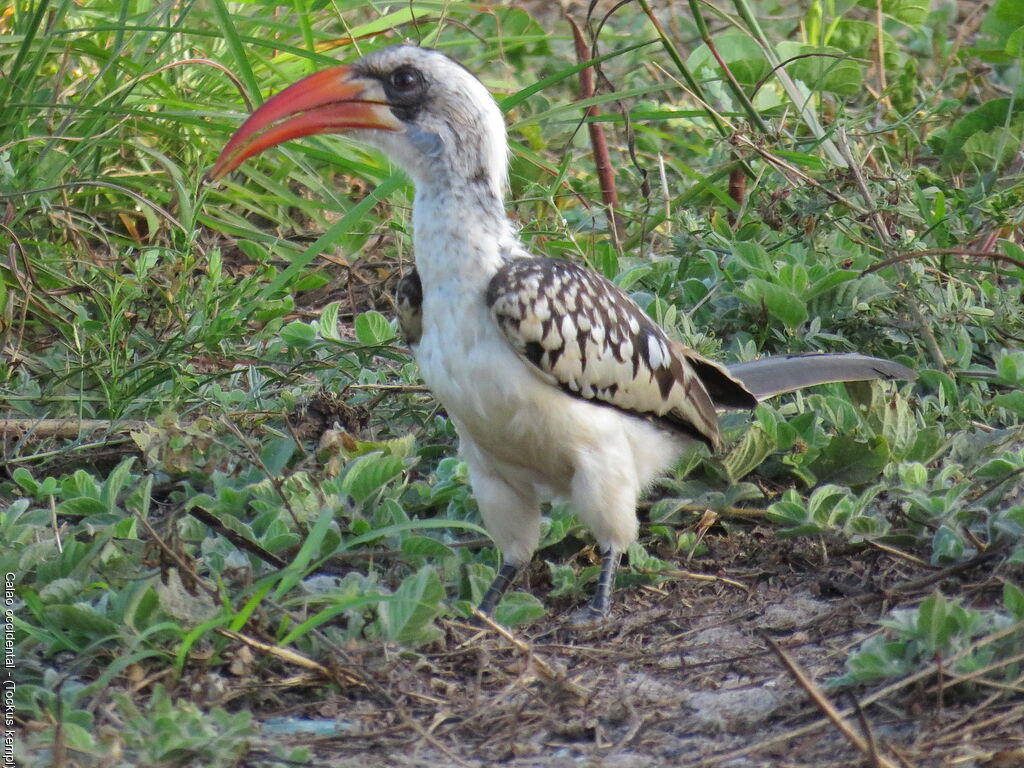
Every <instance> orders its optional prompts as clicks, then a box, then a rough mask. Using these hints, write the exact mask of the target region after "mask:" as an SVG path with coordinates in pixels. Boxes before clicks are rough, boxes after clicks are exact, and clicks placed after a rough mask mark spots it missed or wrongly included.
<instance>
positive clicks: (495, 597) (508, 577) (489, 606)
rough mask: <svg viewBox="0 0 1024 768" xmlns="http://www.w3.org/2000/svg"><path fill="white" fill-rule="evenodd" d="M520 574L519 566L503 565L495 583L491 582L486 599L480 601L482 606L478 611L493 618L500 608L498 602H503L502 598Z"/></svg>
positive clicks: (495, 578)
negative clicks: (496, 609)
mask: <svg viewBox="0 0 1024 768" xmlns="http://www.w3.org/2000/svg"><path fill="white" fill-rule="evenodd" d="M518 572H519V566H518V565H510V564H509V563H504V562H503V563H502V564H501V568H499V569H498V575H497V576H495V577H494V581H492V582H491V586H489V587H488V588H487V592H485V593H484V599H483V600H481V601H480V605H479V606H478V607H477V610H479V611H480V613H482V614H484V615H485V616H493V615H494V609H495V608H497V607H498V602H499V601H500V600H501V596H502V595H504V594H505V592H506V590H508V587H509V585H510V584H511V583H512V580H513V579H514V578H515V577H516V574H517V573H518Z"/></svg>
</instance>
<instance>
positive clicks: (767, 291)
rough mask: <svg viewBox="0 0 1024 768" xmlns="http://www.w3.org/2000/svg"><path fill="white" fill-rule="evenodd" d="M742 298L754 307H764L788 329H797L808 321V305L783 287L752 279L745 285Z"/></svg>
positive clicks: (756, 278)
mask: <svg viewBox="0 0 1024 768" xmlns="http://www.w3.org/2000/svg"><path fill="white" fill-rule="evenodd" d="M741 296H743V297H745V298H746V299H747V301H748V303H750V304H753V305H754V306H760V307H764V308H765V309H766V310H768V312H769V314H771V315H773V316H775V317H776V318H778V319H779V320H781V321H782V322H783V323H784V324H785V325H786V326H787V327H788V328H796V327H797V326H799V325H801V324H803V323H804V321H806V320H807V305H806V304H805V303H804V302H803V301H802V300H801V299H800V297H798V296H797V295H796V294H795V293H793V292H792V291H791V290H789V289H788V288H784V287H783V286H781V285H776V284H775V283H769V282H768V281H767V280H762V279H761V278H758V277H752V278H751V279H749V280H747V282H746V283H745V284H744V286H743V289H742V293H741Z"/></svg>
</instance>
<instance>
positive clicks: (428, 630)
mask: <svg viewBox="0 0 1024 768" xmlns="http://www.w3.org/2000/svg"><path fill="white" fill-rule="evenodd" d="M443 598H444V588H443V587H442V586H441V580H440V579H439V578H438V576H437V573H435V572H434V569H433V568H429V567H427V568H421V569H420V570H419V571H417V572H416V573H414V574H412V575H411V576H408V577H406V578H405V579H404V580H403V581H402V583H401V585H400V586H399V587H398V589H397V590H395V593H394V594H393V595H392V596H391V598H390V599H389V600H388V601H387V602H385V603H382V604H381V624H382V626H383V630H384V637H385V638H386V639H388V640H391V641H393V642H398V643H401V644H402V645H407V646H410V647H417V646H420V645H425V644H426V643H430V642H433V641H434V640H437V639H438V638H439V637H440V636H441V630H440V629H438V628H437V627H436V626H434V624H433V621H434V619H435V618H436V617H437V616H438V615H440V613H441V600H442V599H443Z"/></svg>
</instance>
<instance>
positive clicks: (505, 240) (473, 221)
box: [412, 180, 524, 296]
mask: <svg viewBox="0 0 1024 768" xmlns="http://www.w3.org/2000/svg"><path fill="white" fill-rule="evenodd" d="M412 218H413V230H414V250H415V256H416V268H417V270H418V271H419V274H420V279H421V280H422V282H423V291H424V295H425V296H426V295H427V294H429V293H431V292H432V291H433V290H434V289H435V288H438V287H440V286H442V285H444V286H449V287H451V286H453V285H454V284H456V283H457V284H458V285H459V286H460V288H461V290H465V291H473V290H477V289H479V290H483V287H485V286H486V285H487V283H488V281H490V279H491V277H493V276H494V274H495V273H496V272H497V271H498V270H499V269H501V267H502V265H503V264H504V263H505V262H506V261H507V260H508V259H509V258H512V257H513V256H522V255H524V252H523V250H522V246H521V244H520V241H519V238H518V236H517V235H516V232H515V228H514V227H513V225H512V223H511V222H510V221H509V219H508V216H507V215H506V213H505V204H504V201H503V200H502V198H501V196H500V194H499V193H498V192H497V190H495V189H494V187H493V186H492V185H491V184H489V183H486V182H484V181H483V180H476V181H469V182H467V183H455V184H443V183H442V184H418V185H417V187H416V196H415V200H414V203H413V217H412Z"/></svg>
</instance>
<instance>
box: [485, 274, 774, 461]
mask: <svg viewBox="0 0 1024 768" xmlns="http://www.w3.org/2000/svg"><path fill="white" fill-rule="evenodd" d="M487 303H488V305H489V307H490V309H491V314H492V316H493V317H494V320H495V322H496V323H497V324H498V326H499V327H500V328H501V330H502V332H503V333H504V335H505V338H506V339H507V340H508V342H509V344H511V345H512V348H513V349H515V351H516V352H517V353H518V354H519V356H520V357H521V358H522V359H523V360H526V361H527V362H529V363H530V364H531V365H532V366H534V369H535V371H536V372H537V373H538V374H539V375H540V376H541V377H543V378H544V379H545V380H546V381H549V382H550V383H552V384H555V385H557V386H559V387H561V388H562V389H563V390H565V391H566V392H568V393H569V394H571V395H574V396H576V397H580V398H583V399H585V400H590V401H593V402H596V403H601V404H604V405H609V406H612V407H614V408H618V409H619V410H621V411H624V412H626V413H629V414H632V415H635V416H638V417H641V418H647V419H652V420H654V421H656V422H658V423H660V424H662V425H664V426H667V427H670V428H672V429H675V430H678V431H680V432H683V433H684V434H687V435H689V436H691V437H695V438H697V439H698V440H702V441H703V442H705V443H707V444H708V445H709V446H711V447H712V448H714V449H718V448H719V447H720V446H721V433H720V432H719V428H718V416H717V414H716V409H715V404H716V402H717V400H718V399H720V398H716V399H713V398H712V396H711V395H710V394H709V386H706V383H707V384H708V385H710V389H711V390H712V391H716V392H720V393H725V394H724V395H723V397H724V398H725V399H726V400H728V401H729V402H730V403H737V404H742V405H743V406H746V407H753V406H754V405H756V404H757V401H756V399H755V398H754V397H753V395H751V394H750V393H749V392H747V391H746V389H745V388H744V387H743V385H742V384H740V383H739V382H738V381H736V379H734V378H733V377H731V376H730V375H729V374H728V372H727V371H726V370H725V369H724V368H723V367H721V366H719V365H717V364H715V363H713V362H711V361H709V360H705V359H704V358H702V357H700V356H699V355H697V354H696V353H694V352H692V351H691V350H688V349H686V347H684V346H683V345H681V344H679V343H678V342H673V341H672V340H671V339H669V338H668V336H666V335H665V332H664V331H663V330H662V329H661V328H659V327H658V326H657V325H656V324H655V323H654V322H652V321H651V319H650V318H649V317H647V315H646V314H645V313H644V312H643V310H641V309H640V307H638V306H637V304H636V303H635V302H634V301H633V300H632V299H631V298H629V296H627V295H626V294H625V293H624V292H623V291H622V290H620V289H619V288H618V287H617V286H616V285H614V284H613V283H611V282H610V281H608V280H606V279H605V278H604V277H602V276H600V275H598V274H596V273H594V272H591V271H589V270H587V269H584V268H582V267H580V266H577V265H576V264H573V263H571V262H568V261H561V260H558V259H514V260H512V261H510V262H509V263H507V264H506V265H505V266H504V267H503V268H502V269H501V270H500V271H499V272H498V273H497V274H496V275H495V276H494V277H493V278H492V280H491V282H490V285H489V286H488V290H487ZM702 379H707V382H705V381H702Z"/></svg>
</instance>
